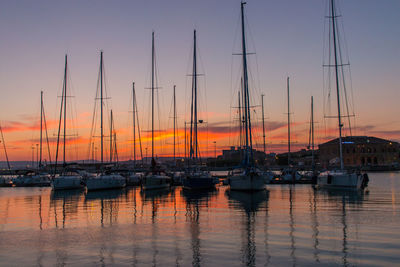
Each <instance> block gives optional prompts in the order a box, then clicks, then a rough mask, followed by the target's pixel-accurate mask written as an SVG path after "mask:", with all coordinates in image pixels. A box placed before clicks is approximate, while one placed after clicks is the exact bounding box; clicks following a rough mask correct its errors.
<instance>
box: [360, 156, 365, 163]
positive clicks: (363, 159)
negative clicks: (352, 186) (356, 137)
mask: <svg viewBox="0 0 400 267" xmlns="http://www.w3.org/2000/svg"><path fill="white" fill-rule="evenodd" d="M361 165H365V158H364V157H362V158H361Z"/></svg>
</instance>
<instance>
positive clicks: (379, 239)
mask: <svg viewBox="0 0 400 267" xmlns="http://www.w3.org/2000/svg"><path fill="white" fill-rule="evenodd" d="M399 194H400V173H372V174H370V186H369V192H367V193H364V194H357V193H350V192H342V191H315V190H313V189H312V187H311V186H310V185H295V186H291V185H270V186H267V190H266V191H265V192H258V193H253V194H249V193H240V192H229V190H228V187H225V186H219V187H217V189H216V190H215V191H212V192H201V193H193V192H187V191H184V190H182V189H181V188H180V187H176V188H173V189H171V190H166V191H149V192H141V191H140V188H126V189H124V190H116V191H101V192H100V191H99V192H89V193H85V192H83V191H72V192H71V191H64V192H56V193H54V192H52V191H51V189H50V188H0V265H1V266H32V265H39V266H48V265H70V266H82V265H85V266H109V265H118V266H120V265H130V266H132V265H134V266H149V265H152V266H190V265H194V266H223V265H225V266H292V265H302V266H312V265H350V266H353V265H360V266H384V265H385V266H387V265H396V264H398V263H399V262H400V253H399V252H400V195H399Z"/></svg>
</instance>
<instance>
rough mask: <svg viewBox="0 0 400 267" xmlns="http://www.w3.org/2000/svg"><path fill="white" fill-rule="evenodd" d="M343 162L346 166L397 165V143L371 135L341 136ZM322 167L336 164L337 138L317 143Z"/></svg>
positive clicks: (337, 161) (337, 158)
mask: <svg viewBox="0 0 400 267" xmlns="http://www.w3.org/2000/svg"><path fill="white" fill-rule="evenodd" d="M342 144H343V163H344V165H345V166H346V167H363V166H371V167H376V166H398V164H399V143H397V142H393V141H389V140H385V139H381V138H377V137H372V136H348V137H343V138H342ZM319 161H320V164H321V166H322V167H328V166H338V165H340V161H339V138H336V139H333V140H331V141H328V142H326V143H323V144H320V145H319Z"/></svg>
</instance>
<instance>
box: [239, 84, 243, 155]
mask: <svg viewBox="0 0 400 267" xmlns="http://www.w3.org/2000/svg"><path fill="white" fill-rule="evenodd" d="M238 109H239V146H240V150H241V149H242V148H243V127H242V121H243V120H242V107H241V106H240V91H239V92H238ZM240 153H242V152H240Z"/></svg>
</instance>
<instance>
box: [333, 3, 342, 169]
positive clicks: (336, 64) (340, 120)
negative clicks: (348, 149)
mask: <svg viewBox="0 0 400 267" xmlns="http://www.w3.org/2000/svg"><path fill="white" fill-rule="evenodd" d="M331 19H332V34H333V51H334V57H335V79H336V98H337V108H338V123H339V158H340V169H341V170H343V169H344V164H343V148H342V127H343V124H342V117H341V114H340V113H341V112H340V92H339V73H338V56H337V47H336V15H335V6H334V0H331Z"/></svg>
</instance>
